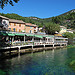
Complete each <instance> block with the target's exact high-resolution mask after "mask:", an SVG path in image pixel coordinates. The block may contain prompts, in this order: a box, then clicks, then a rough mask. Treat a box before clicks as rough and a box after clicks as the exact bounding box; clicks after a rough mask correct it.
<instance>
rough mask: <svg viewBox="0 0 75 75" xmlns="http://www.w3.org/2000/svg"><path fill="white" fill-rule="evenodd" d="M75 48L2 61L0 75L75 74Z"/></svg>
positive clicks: (0, 62)
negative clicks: (73, 65) (74, 68)
mask: <svg viewBox="0 0 75 75" xmlns="http://www.w3.org/2000/svg"><path fill="white" fill-rule="evenodd" d="M74 59H75V48H68V49H66V48H64V49H56V50H49V51H43V52H38V53H31V54H25V55H21V56H17V57H14V58H11V59H5V60H1V61H0V75H75V71H74V70H73V69H72V68H71V67H70V66H69V65H68V63H70V62H71V61H72V60H74Z"/></svg>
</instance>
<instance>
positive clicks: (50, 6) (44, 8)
mask: <svg viewBox="0 0 75 75" xmlns="http://www.w3.org/2000/svg"><path fill="white" fill-rule="evenodd" d="M72 9H75V0H20V1H19V2H18V3H14V6H11V5H9V4H8V5H6V6H5V7H4V9H3V10H2V9H1V8H0V13H5V14H6V13H16V14H18V15H21V16H23V17H30V16H36V17H39V18H49V17H53V16H57V15H60V14H62V13H65V12H67V11H70V10H72Z"/></svg>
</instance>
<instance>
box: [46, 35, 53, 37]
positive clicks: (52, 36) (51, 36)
mask: <svg viewBox="0 0 75 75" xmlns="http://www.w3.org/2000/svg"><path fill="white" fill-rule="evenodd" d="M45 37H54V36H50V35H49V36H45Z"/></svg>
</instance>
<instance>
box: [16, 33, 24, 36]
mask: <svg viewBox="0 0 75 75" xmlns="http://www.w3.org/2000/svg"><path fill="white" fill-rule="evenodd" d="M15 35H17V36H24V35H25V34H19V33H16V34H15Z"/></svg>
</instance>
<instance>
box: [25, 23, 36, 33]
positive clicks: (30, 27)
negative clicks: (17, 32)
mask: <svg viewBox="0 0 75 75" xmlns="http://www.w3.org/2000/svg"><path fill="white" fill-rule="evenodd" d="M25 32H26V33H35V32H37V25H34V24H32V23H25Z"/></svg>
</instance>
